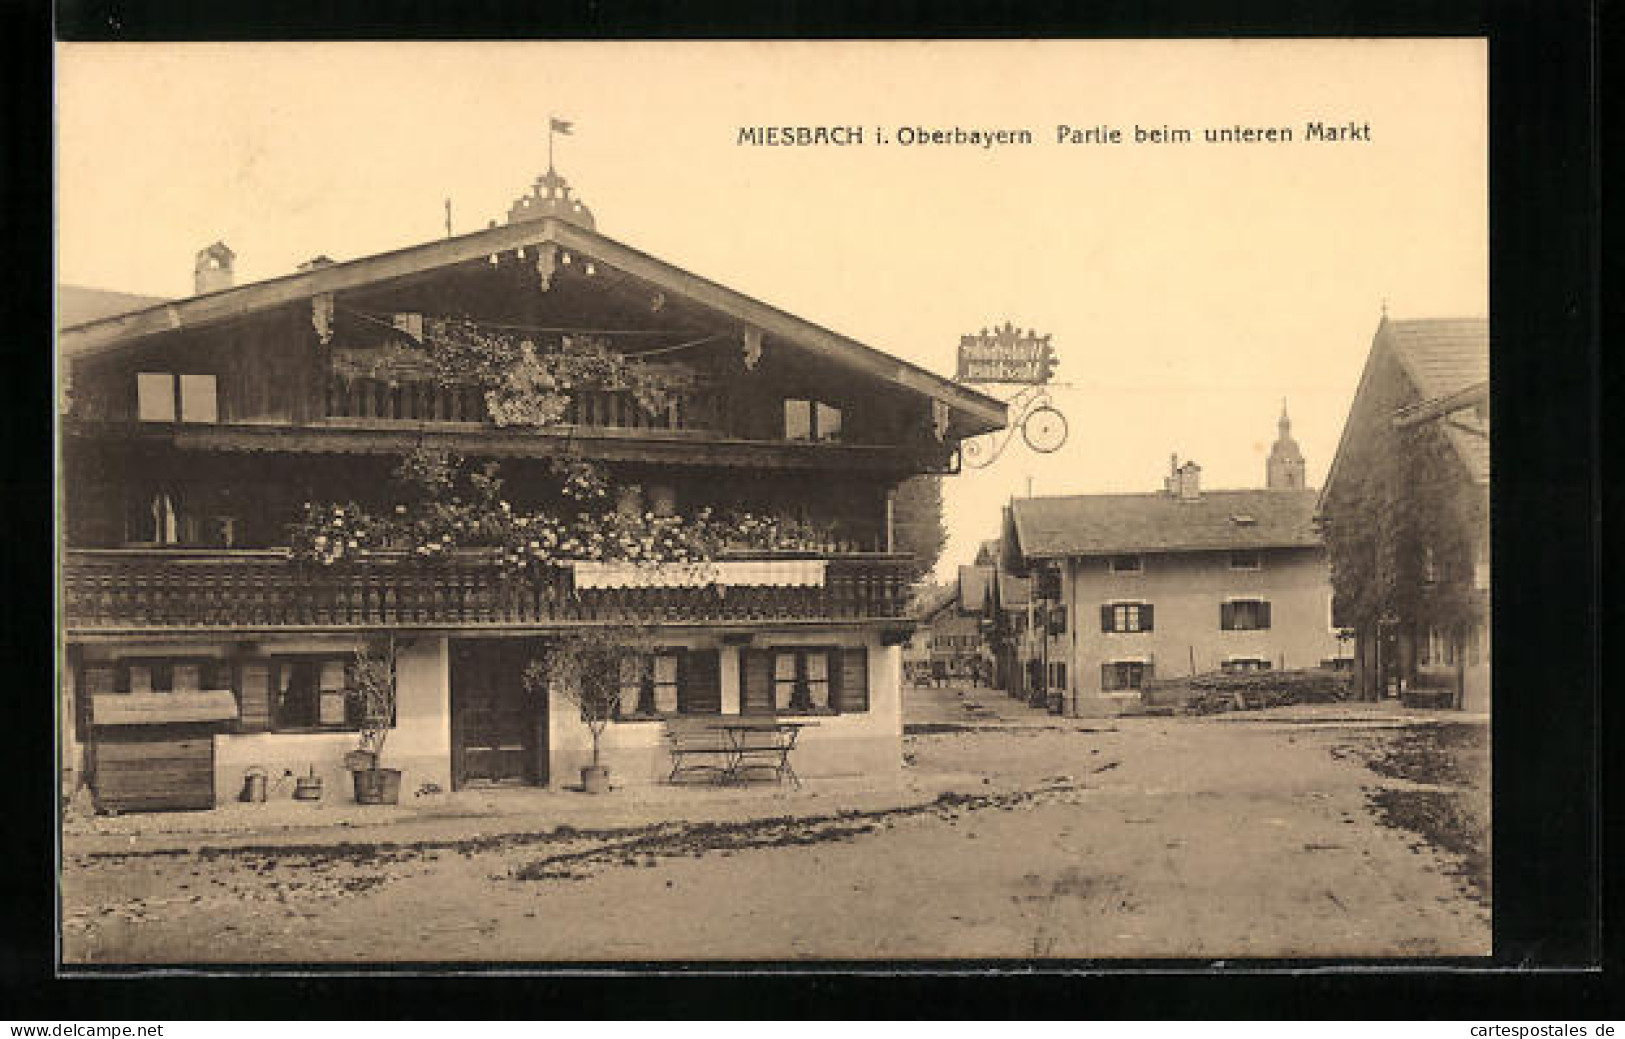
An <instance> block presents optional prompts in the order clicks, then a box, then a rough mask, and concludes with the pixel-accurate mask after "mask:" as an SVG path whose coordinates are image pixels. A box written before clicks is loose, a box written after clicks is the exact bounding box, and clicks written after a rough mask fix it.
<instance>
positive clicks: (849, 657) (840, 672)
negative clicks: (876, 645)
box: [830, 646, 869, 714]
mask: <svg viewBox="0 0 1625 1039" xmlns="http://www.w3.org/2000/svg"><path fill="white" fill-rule="evenodd" d="M830 655H831V656H832V657H836V658H837V659H836V660H832V661H830V677H831V679H832V680H833V681H834V683H835V688H834V691H833V693H832V695H831V697H830V699H831V700H832V701H833V703H832V706H833V707H834V708H835V709H836V710H837V711H840V712H841V713H843V714H845V713H847V712H860V711H867V710H868V709H869V651H868V650H867V649H865V648H864V647H862V646H859V647H857V648H856V649H840V650H836V651H835V652H834V653H832V654H830Z"/></svg>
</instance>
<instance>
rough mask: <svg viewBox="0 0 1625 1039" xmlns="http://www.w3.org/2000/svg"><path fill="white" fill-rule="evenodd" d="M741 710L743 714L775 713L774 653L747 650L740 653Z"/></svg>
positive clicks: (761, 650)
mask: <svg viewBox="0 0 1625 1039" xmlns="http://www.w3.org/2000/svg"><path fill="white" fill-rule="evenodd" d="M739 658H740V659H739V662H740V671H741V672H742V673H741V675H740V679H741V682H740V686H741V688H740V690H739V694H740V695H739V710H740V713H741V714H772V713H773V653H772V651H771V650H765V649H747V650H744V651H743V652H741V653H740V655H739Z"/></svg>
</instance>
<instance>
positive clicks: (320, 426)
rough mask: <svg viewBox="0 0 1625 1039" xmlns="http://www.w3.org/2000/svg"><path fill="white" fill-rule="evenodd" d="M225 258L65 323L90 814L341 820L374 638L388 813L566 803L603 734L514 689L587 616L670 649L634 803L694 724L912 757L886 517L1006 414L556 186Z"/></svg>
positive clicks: (64, 604)
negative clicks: (467, 227)
mask: <svg viewBox="0 0 1625 1039" xmlns="http://www.w3.org/2000/svg"><path fill="white" fill-rule="evenodd" d="M234 259H235V257H234V256H233V255H232V253H231V251H230V250H229V249H228V248H226V247H225V246H224V245H220V244H217V245H215V246H213V247H211V248H209V249H206V250H204V252H203V253H201V254H200V255H199V257H198V266H197V271H196V275H197V282H196V284H197V290H198V291H197V294H196V295H195V296H192V297H190V298H186V299H180V300H174V301H163V302H151V303H148V304H147V305H138V306H136V307H135V309H128V310H124V312H121V313H117V314H113V315H110V316H105V317H100V318H97V319H94V320H86V321H82V322H80V323H77V324H71V325H67V326H66V327H63V328H62V329H61V331H60V334H59V342H58V345H59V370H60V383H61V388H62V391H63V393H62V400H63V403H62V418H61V479H60V493H61V498H60V504H61V513H60V514H61V532H62V552H61V575H60V584H61V613H60V630H61V634H62V639H63V644H64V657H63V662H64V666H63V669H62V675H63V680H62V692H63V704H64V708H65V709H64V711H63V715H62V717H63V731H62V740H63V748H62V749H63V754H62V761H63V765H64V769H65V770H66V771H67V772H68V773H69V774H70V775H71V776H72V779H73V782H75V783H79V782H88V784H89V786H90V788H91V790H92V792H93V794H94V795H95V798H96V800H97V803H98V804H99V805H100V806H101V807H103V808H111V809H141V808H159V807H205V806H209V805H212V804H216V803H219V802H220V801H222V800H225V799H229V798H232V797H234V796H236V795H237V793H238V791H239V790H240V789H241V788H242V787H243V785H244V784H243V776H244V774H245V771H246V770H249V769H251V768H256V767H257V768H263V769H265V770H266V772H267V773H269V774H270V775H271V776H272V777H273V778H274V777H280V776H282V775H284V774H285V773H287V772H292V773H294V774H295V775H300V776H306V775H309V774H311V773H312V772H314V774H315V775H316V776H318V777H323V778H325V779H326V780H327V783H326V788H327V790H328V793H327V796H328V797H330V798H332V797H345V796H348V795H347V794H344V793H343V791H345V790H346V784H345V783H343V782H342V781H341V779H342V777H343V770H344V758H345V755H346V753H347V752H349V751H351V750H353V749H354V748H355V746H356V742H357V736H356V728H357V724H358V722H357V704H356V693H357V691H356V689H355V688H353V687H354V685H355V682H354V674H355V671H356V659H357V657H356V654H357V651H358V649H359V650H362V651H363V652H382V648H381V647H383V646H384V645H385V644H386V643H387V644H390V645H392V646H393V647H394V654H395V661H396V663H395V673H396V675H397V676H398V690H399V692H398V699H397V702H396V707H395V723H394V727H393V732H392V734H391V735H390V737H389V740H388V745H387V750H386V753H385V758H386V760H385V762H384V764H386V765H390V766H393V767H398V768H401V769H403V770H404V773H405V779H404V786H403V790H405V791H407V793H406V794H403V797H409V796H410V792H411V791H414V790H421V789H425V788H431V787H438V788H441V789H457V788H460V787H464V786H468V785H471V784H486V783H516V784H548V783H550V782H551V783H563V782H573V781H574V777H575V773H576V770H577V768H578V767H579V766H580V765H582V764H584V763H585V759H586V757H587V755H588V753H589V750H588V748H589V735H588V732H587V729H586V728H585V727H584V726H583V725H582V724H581V721H580V719H579V717H578V715H577V712H576V710H575V709H574V708H572V707H569V706H567V705H566V704H565V702H564V701H563V700H562V699H560V697H559V694H558V692H557V690H556V689H555V690H554V692H553V693H551V694H547V693H543V694H541V695H533V694H531V693H529V692H527V687H526V685H525V683H524V682H523V681H522V674H523V672H524V669H525V667H526V665H527V663H528V662H530V661H532V660H535V659H537V658H538V657H540V656H544V655H545V654H546V653H547V652H548V646H549V644H550V642H552V641H553V640H556V639H558V638H559V637H560V636H561V634H562V633H565V632H568V631H570V630H572V629H577V628H582V627H593V626H615V627H616V628H617V629H622V628H632V629H635V630H636V631H637V632H638V633H639V636H638V637H639V643H638V644H639V645H640V646H646V647H647V653H646V657H647V659H646V666H644V667H642V668H636V669H633V670H632V671H630V672H629V673H628V679H627V681H628V688H627V689H626V690H625V692H624V695H623V697H622V700H621V706H620V713H619V716H618V717H617V719H616V720H615V721H614V723H613V724H611V725H610V726H609V728H608V731H607V733H606V735H605V737H604V747H605V751H606V755H607V761H606V764H608V765H609V766H610V768H611V770H612V775H613V777H614V781H615V782H616V783H619V784H635V783H648V782H655V781H659V780H662V779H664V778H666V777H667V776H668V774H669V773H670V761H669V758H668V755H667V751H666V749H665V746H664V741H663V740H662V735H663V731H664V728H665V727H664V725H663V724H662V722H663V721H664V720H666V719H669V718H671V717H673V716H679V715H711V716H722V717H727V716H735V715H741V714H744V715H750V714H780V715H783V714H790V713H793V714H799V715H806V716H812V717H813V718H815V719H816V721H817V722H818V725H817V727H815V728H810V729H808V730H807V732H806V734H805V735H804V736H803V737H802V742H801V745H800V747H799V748H798V750H797V758H796V761H795V768H796V770H797V772H799V773H800V775H801V776H802V777H803V778H804V779H806V778H811V777H815V776H819V775H831V774H839V773H867V772H879V771H884V770H893V769H896V768H897V767H898V766H899V758H900V753H899V751H900V747H899V741H900V736H901V714H900V691H899V679H900V672H901V666H900V651H899V646H900V644H901V643H902V642H903V641H904V640H905V639H906V637H907V635H908V633H909V621H908V617H907V611H906V604H907V589H906V587H905V582H906V577H905V574H906V567H907V558H906V557H904V556H901V555H899V554H898V553H896V552H894V551H893V538H892V526H891V521H892V512H891V501H892V494H893V492H894V489H895V488H896V487H897V485H898V483H899V482H900V481H902V480H904V479H905V478H907V477H910V476H913V475H916V474H920V473H931V472H945V471H949V470H950V469H951V468H952V466H953V464H954V459H955V457H956V448H957V444H958V442H959V441H960V440H962V439H964V438H966V437H970V436H975V435H978V434H982V433H985V432H988V431H991V430H994V429H997V428H999V427H1000V426H1001V425H1002V424H1003V422H1004V421H1005V411H1004V406H1003V405H1002V404H1001V403H1000V402H998V401H996V400H994V399H992V398H990V397H987V396H984V395H982V394H979V393H976V392H974V391H972V390H968V389H966V388H964V387H961V386H958V385H956V384H954V383H952V382H950V381H947V380H945V379H942V378H939V377H938V376H935V375H932V374H931V373H929V372H927V371H924V370H922V369H920V368H917V367H915V366H913V365H911V364H909V363H907V362H904V361H901V360H899V359H897V358H895V357H892V356H889V355H887V354H885V353H882V352H880V351H878V350H876V349H874V348H872V347H869V346H867V345H865V344H863V343H859V342H856V341H854V340H852V339H849V338H847V337H845V336H842V335H839V334H837V333H835V332H832V331H829V330H828V329H826V328H823V327H820V326H818V325H815V324H813V323H811V322H809V321H806V320H804V319H802V318H799V317H796V316H794V315H792V314H788V313H785V312H784V311H782V310H778V309H776V308H774V307H772V306H769V305H767V304H765V303H761V302H758V301H757V300H755V299H752V298H750V297H748V296H745V295H743V294H741V293H739V292H736V291H734V290H732V289H729V288H728V287H726V286H723V285H719V284H717V283H715V282H712V281H708V280H706V279H705V278H702V277H699V276H698V275H695V274H691V273H689V272H688V271H685V270H682V269H679V268H677V267H675V266H673V265H671V264H669V263H665V262H663V261H661V260H659V259H656V258H654V257H652V256H649V255H647V254H645V253H642V252H639V251H638V250H636V249H634V248H632V247H631V246H628V245H625V244H623V243H621V242H619V241H617V240H615V239H612V238H609V237H607V236H605V235H603V234H600V233H599V232H598V231H597V230H596V229H595V221H594V218H593V215H592V214H591V213H590V212H589V211H588V210H587V208H586V207H585V206H584V205H582V203H581V202H580V201H579V200H578V199H576V198H573V197H572V196H571V193H570V189H569V188H568V186H567V185H565V183H564V182H563V179H562V178H560V177H559V176H558V175H557V174H555V173H554V172H553V171H552V170H549V171H548V172H547V174H545V175H544V176H542V177H540V178H538V179H537V181H536V184H535V186H534V187H533V189H532V190H531V192H530V193H529V194H527V195H526V196H524V197H522V198H521V199H520V200H518V201H517V202H516V203H515V204H514V206H513V208H512V210H511V212H510V213H509V216H508V219H507V221H506V222H505V223H502V224H500V225H499V224H493V225H492V226H491V227H489V228H488V229H485V230H481V231H477V232H474V233H470V234H463V235H459V236H456V237H447V238H445V239H441V240H436V241H431V242H426V243H424V244H421V245H416V246H413V247H410V248H405V249H400V250H398V251H395V252H389V253H384V254H381V255H376V256H369V257H365V258H362V259H357V260H350V261H345V262H333V261H331V260H328V259H326V258H319V259H317V260H314V261H311V262H310V263H309V264H306V265H303V266H301V267H300V268H299V270H297V271H296V272H293V273H289V274H288V275H286V276H283V277H278V278H273V279H270V280H267V281H262V282H257V283H254V284H245V285H234V284H233V283H232V266H233V262H234ZM65 297H66V294H64V298H65ZM126 302H129V299H128V298H126ZM70 320H71V319H70ZM369 647H370V648H369Z"/></svg>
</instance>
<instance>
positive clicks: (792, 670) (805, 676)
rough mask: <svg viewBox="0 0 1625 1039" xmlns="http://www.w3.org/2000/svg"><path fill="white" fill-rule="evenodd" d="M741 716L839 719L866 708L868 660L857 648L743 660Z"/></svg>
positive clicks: (781, 650) (778, 651)
mask: <svg viewBox="0 0 1625 1039" xmlns="http://www.w3.org/2000/svg"><path fill="white" fill-rule="evenodd" d="M742 664H743V668H744V676H743V677H744V685H743V689H742V690H741V692H742V700H741V703H740V709H741V711H742V712H743V713H745V714H775V713H784V714H797V713H811V714H825V713H828V714H840V713H852V712H861V711H867V710H868V709H869V655H868V651H867V650H866V649H863V648H862V647H853V648H836V647H830V646H818V647H805V648H803V647H793V648H792V647H778V648H772V649H762V650H747V651H745V654H744V655H743V658H742Z"/></svg>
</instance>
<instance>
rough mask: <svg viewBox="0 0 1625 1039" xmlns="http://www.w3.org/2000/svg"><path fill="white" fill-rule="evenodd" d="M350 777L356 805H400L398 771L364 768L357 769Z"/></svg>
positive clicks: (399, 776)
mask: <svg viewBox="0 0 1625 1039" xmlns="http://www.w3.org/2000/svg"><path fill="white" fill-rule="evenodd" d="M350 775H351V777H352V778H354V780H355V803H356V804H362V805H392V804H398V803H400V799H401V770H400V769H398V768H364V769H357V770H356V771H354V772H352V773H350Z"/></svg>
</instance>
